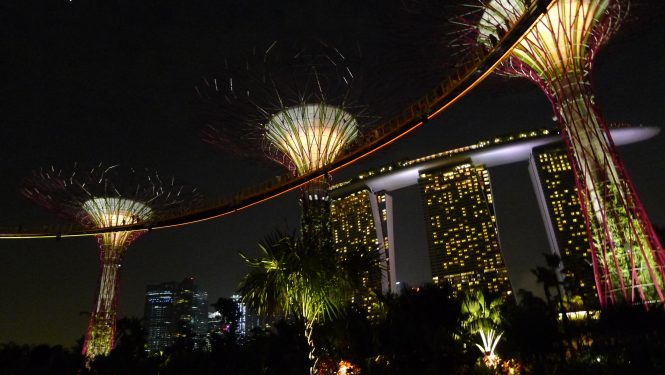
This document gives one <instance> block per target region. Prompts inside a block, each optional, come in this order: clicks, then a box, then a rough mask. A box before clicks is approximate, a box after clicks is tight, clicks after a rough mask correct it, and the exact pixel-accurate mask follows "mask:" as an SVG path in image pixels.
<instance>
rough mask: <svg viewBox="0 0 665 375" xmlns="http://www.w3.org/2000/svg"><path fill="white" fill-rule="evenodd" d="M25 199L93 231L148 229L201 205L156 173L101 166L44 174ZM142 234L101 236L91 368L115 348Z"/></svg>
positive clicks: (88, 352) (27, 187)
mask: <svg viewBox="0 0 665 375" xmlns="http://www.w3.org/2000/svg"><path fill="white" fill-rule="evenodd" d="M22 192H23V194H24V195H25V196H26V197H28V198H29V199H31V200H33V201H34V202H36V203H38V204H39V205H41V206H43V207H45V208H47V209H49V210H51V211H54V212H56V213H57V214H59V215H61V216H64V217H67V218H69V219H72V220H76V221H78V222H80V223H81V224H83V225H85V226H88V227H91V228H109V227H121V226H125V225H130V224H138V223H149V222H150V221H151V220H155V219H158V218H159V217H160V216H161V215H165V214H166V213H167V212H169V211H170V210H173V209H176V208H183V207H185V206H188V207H193V206H196V205H198V203H199V202H200V195H199V194H198V193H197V192H196V190H195V189H188V188H185V187H184V186H181V185H178V184H176V183H175V180H174V179H169V180H162V179H161V178H160V176H159V175H158V174H157V173H154V172H149V171H145V172H143V171H142V172H137V171H136V170H134V169H129V170H124V171H121V168H119V167H118V166H103V165H102V164H100V165H98V166H97V167H95V168H92V169H90V170H81V169H79V168H74V169H73V170H72V171H70V172H65V171H63V170H57V169H55V168H53V167H51V168H49V169H42V170H39V171H37V172H35V173H34V174H33V176H32V177H31V178H29V179H27V180H26V182H25V183H24V188H23V190H22ZM143 233H144V231H117V232H111V233H104V234H100V235H98V236H97V242H98V244H99V248H100V256H99V260H100V265H99V268H100V270H99V280H98V284H97V292H96V294H95V300H94V304H93V306H92V309H91V313H90V319H89V322H88V328H87V331H86V335H85V342H84V345H83V355H84V356H85V357H86V363H87V364H89V363H90V362H91V361H92V360H94V359H95V358H96V357H98V356H100V355H101V356H103V355H107V354H108V353H109V352H110V351H111V349H112V348H113V346H114V344H115V327H116V311H117V305H118V287H119V281H120V267H121V264H122V258H123V256H124V254H125V252H126V250H127V248H128V247H129V245H130V244H131V243H132V242H133V241H134V240H136V239H137V238H138V237H139V236H141V235H142V234H143Z"/></svg>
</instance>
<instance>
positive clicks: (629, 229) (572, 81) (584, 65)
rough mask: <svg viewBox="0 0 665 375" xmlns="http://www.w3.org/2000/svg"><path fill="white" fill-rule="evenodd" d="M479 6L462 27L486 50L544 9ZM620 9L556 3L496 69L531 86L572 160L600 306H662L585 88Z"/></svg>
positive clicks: (636, 215) (658, 264)
mask: <svg viewBox="0 0 665 375" xmlns="http://www.w3.org/2000/svg"><path fill="white" fill-rule="evenodd" d="M481 2H482V4H481V6H480V7H477V9H479V12H475V11H474V12H471V13H470V14H468V15H467V16H468V17H464V18H465V20H464V23H466V24H467V25H469V26H471V27H470V28H469V31H471V33H470V34H467V35H472V36H471V37H470V38H467V39H468V40H469V41H471V42H472V44H473V45H476V46H480V47H481V48H485V49H489V48H492V47H494V46H495V45H496V44H497V43H498V41H499V40H500V39H501V37H502V36H503V34H504V33H505V32H506V31H507V30H509V29H510V28H511V26H512V25H514V24H515V22H516V21H517V20H518V19H519V17H520V16H521V15H522V14H524V13H525V11H526V9H527V8H528V7H530V6H540V5H539V3H543V2H538V1H528V0H481ZM474 8H476V7H474ZM627 9H628V0H556V1H554V3H553V4H552V5H551V6H550V8H549V9H547V10H546V13H545V14H544V15H543V16H541V18H540V19H539V20H538V22H537V23H536V24H535V25H534V26H533V27H532V28H531V29H530V30H529V31H528V32H527V33H526V34H525V36H524V38H523V39H522V40H521V42H520V43H519V44H518V45H517V46H516V48H515V49H513V51H512V53H511V54H510V56H509V57H508V58H507V59H506V60H504V61H503V63H502V64H501V66H500V67H499V69H498V72H499V73H501V74H504V75H507V76H518V77H525V78H528V79H529V80H531V81H533V82H535V83H536V84H537V85H538V86H539V87H540V88H541V89H542V90H543V91H544V92H545V94H546V95H547V97H548V99H549V100H550V102H551V104H552V107H553V110H554V112H555V114H556V118H557V119H558V123H559V126H560V128H561V130H562V134H563V137H564V139H565V142H566V145H567V149H568V154H569V157H570V158H571V160H573V165H574V171H575V176H576V184H577V187H578V194H579V195H580V202H582V210H583V212H584V216H585V221H586V225H587V230H588V236H589V244H590V247H591V250H592V251H591V254H592V261H593V268H594V274H595V279H596V280H595V281H596V287H597V290H598V296H599V299H600V304H601V306H607V305H608V304H611V303H615V302H618V301H624V302H628V303H638V302H641V303H645V304H647V303H650V302H654V301H660V302H663V301H665V299H664V298H663V288H664V287H665V285H664V283H663V281H664V279H665V277H664V274H663V264H664V262H665V255H664V253H663V249H662V247H661V244H660V243H659V241H658V239H657V237H656V236H655V234H654V232H653V228H652V226H651V224H650V222H649V219H648V218H647V215H646V213H645V212H644V209H643V207H642V205H641V203H640V201H639V199H638V197H637V194H636V193H635V190H634V188H633V186H632V184H631V182H630V179H629V177H628V174H627V173H626V170H625V168H624V166H623V163H622V162H621V160H620V159H619V157H618V154H617V152H616V149H615V146H614V143H613V141H612V137H611V135H610V132H609V131H608V128H607V126H606V124H605V123H604V122H603V120H602V118H601V117H600V115H599V112H598V110H597V108H596V105H595V102H594V96H593V93H592V89H591V83H590V76H591V70H592V66H593V61H594V58H595V56H596V53H597V51H598V49H599V48H600V47H601V46H602V45H603V44H605V43H606V42H607V41H608V39H609V37H610V36H611V35H612V34H613V32H615V31H616V30H617V28H618V26H619V24H620V21H621V20H622V19H623V18H624V17H625V15H626V13H627ZM474 14H475V15H480V19H479V20H478V18H475V17H474ZM473 18H475V19H474V20H472V19H473Z"/></svg>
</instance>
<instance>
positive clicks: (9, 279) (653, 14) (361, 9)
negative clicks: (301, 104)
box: [0, 0, 665, 345]
mask: <svg viewBox="0 0 665 375" xmlns="http://www.w3.org/2000/svg"><path fill="white" fill-rule="evenodd" d="M15 3H16V4H15V5H12V2H10V3H4V4H2V5H0V49H1V50H2V58H1V59H0V71H2V72H3V73H0V128H1V129H2V137H0V168H1V169H0V177H1V178H0V192H1V195H0V212H1V213H2V215H1V216H2V217H1V218H0V226H16V225H17V224H20V223H23V224H28V223H29V224H42V223H44V224H46V223H57V222H58V219H57V218H56V216H55V215H53V214H51V213H49V212H45V211H43V210H42V209H41V208H40V207H38V206H36V205H34V204H33V203H31V202H30V201H28V200H27V199H25V198H23V197H22V196H21V195H20V193H19V186H20V184H21V181H22V180H23V179H24V178H25V177H27V176H28V175H29V174H30V171H31V170H32V169H36V168H39V167H41V166H49V165H52V164H53V165H55V166H57V167H61V168H67V167H70V166H71V165H72V164H73V163H74V162H79V163H82V164H84V165H93V164H96V163H98V162H100V161H102V162H106V163H120V164H125V165H131V166H136V167H149V168H154V169H157V170H159V171H160V172H161V174H162V175H174V176H176V178H178V179H180V180H182V181H185V182H187V183H188V184H191V185H195V186H198V187H199V188H200V190H201V191H202V192H203V194H205V195H206V196H207V197H210V198H217V197H224V196H229V195H232V194H233V193H235V192H236V191H238V190H240V189H242V188H243V187H246V186H249V185H252V184H256V183H259V182H261V181H264V180H266V179H268V178H270V177H271V176H274V175H277V174H282V173H283V172H282V170H280V168H279V167H278V166H277V165H272V164H269V163H260V162H257V161H255V160H249V159H242V158H239V157H237V156H234V155H231V154H228V153H224V152H222V151H221V150H219V149H216V148H214V147H212V146H210V145H207V144H205V143H204V142H202V141H201V130H202V129H203V128H204V126H205V124H206V122H205V120H203V118H204V117H205V116H202V114H203V113H205V112H206V108H205V105H203V104H202V103H201V100H200V99H199V98H198V96H197V94H196V91H195V89H194V87H195V86H196V85H197V84H198V83H200V81H201V79H202V77H207V76H210V75H214V74H216V73H217V72H219V71H220V67H221V66H222V64H223V62H224V60H225V59H227V58H233V57H239V56H243V55H245V54H249V53H250V52H251V50H252V48H254V47H258V48H261V47H262V46H267V45H269V44H270V43H271V42H272V41H274V40H279V41H280V43H291V44H293V43H298V42H299V41H300V40H306V39H317V40H319V39H320V40H325V41H326V42H328V43H330V44H332V45H335V46H337V47H338V48H339V49H340V50H342V51H351V52H350V53H349V54H350V55H354V56H356V55H357V56H360V57H359V58H358V61H361V63H359V64H358V66H356V68H357V71H358V72H359V74H361V75H364V76H365V77H366V79H365V80H366V82H368V86H369V87H371V90H368V91H367V92H368V93H367V94H366V95H367V97H366V98H365V99H366V103H367V106H368V107H369V110H370V111H373V112H372V113H373V114H374V115H375V116H377V117H387V116H389V115H390V114H391V110H394V109H395V108H401V107H400V105H401V104H403V103H405V102H408V101H409V100H412V99H414V98H415V97H417V96H419V95H420V94H422V93H424V92H427V91H428V90H429V89H430V88H431V87H430V86H431V85H433V84H434V83H435V81H436V77H437V76H442V75H445V73H446V72H449V71H450V68H447V67H449V66H450V65H451V61H452V60H453V58H450V57H448V53H447V52H446V53H444V51H445V48H443V47H442V48H441V49H436V48H433V47H432V46H437V45H443V44H444V43H443V40H444V39H445V31H444V30H446V26H444V25H442V26H441V27H439V25H437V24H435V22H437V20H438V21H441V22H443V20H444V19H445V18H446V17H445V14H444V13H445V12H451V10H450V9H447V10H445V11H442V14H441V15H439V16H438V17H433V16H432V15H431V14H428V15H427V17H423V18H422V19H421V20H420V22H418V17H419V15H418V14H417V12H416V14H414V13H407V12H404V10H403V9H402V8H400V6H398V5H394V6H387V5H386V4H387V2H385V1H377V0H368V1H364V2H358V1H345V2H341V3H338V2H333V1H292V2H288V4H285V3H286V2H275V1H263V2H262V1H242V2H238V1H186V2H182V1H180V2H177V1H142V2H134V1H121V0H114V1H106V2H103V1H78V0H74V1H71V2H69V1H45V2H26V1H16V2H15ZM277 3H279V4H277ZM358 3H362V5H358ZM396 3H399V2H397V1H396ZM651 3H652V4H648V3H647V0H642V1H641V3H640V4H638V5H637V6H635V7H634V12H633V16H632V18H631V19H630V21H629V23H628V24H627V26H626V27H625V28H624V30H623V31H622V32H621V33H620V34H619V35H617V36H616V37H615V38H614V40H613V41H612V42H611V44H610V45H608V46H606V47H605V48H604V49H603V50H602V52H601V53H600V55H599V56H598V57H597V60H596V66H595V73H594V74H595V75H594V79H593V84H594V88H595V91H596V96H597V102H598V103H599V106H600V109H601V111H602V113H603V115H604V117H605V119H606V120H607V121H609V122H628V123H632V124H645V125H657V126H661V125H662V123H663V121H664V120H665V49H663V45H665V27H663V26H662V24H661V23H660V21H661V20H662V19H663V17H665V9H663V7H662V5H660V4H659V2H657V1H652V2H651ZM436 33H440V34H441V35H437V34H436ZM428 82H429V83H428ZM551 125H553V123H552V114H551V107H550V105H549V103H548V102H547V100H546V99H545V97H544V95H543V94H542V93H541V92H540V91H539V90H538V89H537V88H536V87H535V86H533V85H532V84H531V83H529V82H527V81H526V80H520V79H512V80H507V79H502V78H496V77H493V78H490V79H488V80H487V81H486V82H484V83H483V84H482V85H481V86H479V87H478V88H476V89H475V90H474V91H473V92H472V93H470V94H469V95H467V96H466V97H464V98H463V99H462V100H460V101H459V102H458V103H457V104H456V105H455V106H453V107H452V108H451V109H450V110H448V111H447V112H445V113H444V114H442V115H441V116H439V117H438V118H437V119H435V120H434V121H431V122H429V123H428V124H427V125H425V126H424V127H423V128H421V129H419V130H418V131H417V132H415V133H414V134H413V135H411V136H410V137H407V138H406V139H403V140H401V141H400V142H398V143H397V144H395V145H393V146H392V147H391V148H389V149H387V150H384V151H382V152H380V153H379V154H378V155H373V156H372V157H371V158H369V159H367V160H364V161H362V162H361V163H358V164H357V165H354V166H352V167H349V168H347V169H346V170H344V171H342V172H341V173H339V174H338V175H336V176H334V178H335V181H342V180H344V179H346V178H349V177H351V176H354V175H355V174H357V173H358V172H359V171H361V170H363V169H367V168H369V167H373V166H378V165H381V164H385V163H388V162H391V161H394V160H397V159H405V158H409V157H416V156H421V155H425V154H430V153H434V152H439V151H442V150H445V149H449V148H452V147H458V146H462V145H467V144H470V143H474V142H475V141H477V140H479V139H483V138H487V137H491V136H494V135H500V134H507V133H512V132H515V131H518V130H523V129H530V128H539V127H548V126H551ZM619 151H620V153H621V156H622V157H623V160H624V162H625V164H626V166H627V169H628V171H629V174H630V175H631V177H632V180H633V183H634V185H635V188H636V190H637V192H638V194H639V196H640V198H641V200H642V202H643V204H644V206H645V208H646V211H647V213H648V214H649V216H650V218H651V220H652V222H653V223H654V224H656V225H658V226H661V227H663V226H665V196H664V195H663V194H662V187H663V186H665V135H662V134H661V135H659V136H657V137H656V138H653V139H651V140H648V141H646V142H642V143H639V144H633V145H629V146H623V147H622V148H621V149H620V150H619ZM490 173H491V176H492V182H493V189H494V193H495V202H496V211H497V220H498V223H499V229H500V237H501V243H502V247H503V251H504V255H505V260H506V264H507V266H508V271H509V273H510V277H511V282H512V283H513V286H514V287H515V288H516V289H519V288H527V289H533V290H535V291H537V290H538V288H539V286H537V285H536V284H535V282H534V277H533V276H532V275H531V273H530V269H532V268H534V267H535V265H536V264H537V263H541V262H542V256H541V255H540V254H541V253H543V252H545V251H548V245H547V240H546V237H545V230H544V227H543V225H542V219H541V218H540V214H539V211H538V208H537V204H536V198H535V195H534V193H533V189H532V187H531V181H530V180H529V176H528V172H527V165H526V163H521V164H514V165H511V166H504V167H499V168H495V169H492V170H491V171H490ZM394 196H395V198H396V203H395V205H396V206H395V211H396V212H395V213H396V225H397V227H398V229H397V230H398V232H397V238H396V239H397V248H398V249H399V251H401V252H400V253H399V254H397V257H398V263H397V272H398V279H399V280H400V281H402V282H405V283H410V284H418V283H420V282H423V281H427V280H428V279H429V277H430V275H429V265H428V259H427V254H426V249H425V244H426V241H425V238H424V233H425V232H424V228H423V227H422V224H421V223H422V208H421V207H420V200H419V197H418V192H417V189H416V188H407V189H404V190H402V191H398V192H396V193H395V194H394ZM297 200H298V195H297V193H291V194H288V195H286V196H283V197H280V198H278V199H275V200H273V201H270V202H267V203H264V204H262V205H259V206H256V207H253V208H251V209H248V210H246V211H243V212H241V213H238V214H235V215H232V216H230V217H226V218H223V219H218V220H214V221H209V222H205V223H200V224H195V225H191V226H187V227H184V228H179V229H170V230H160V231H154V232H152V233H149V234H147V235H145V236H143V237H142V238H141V239H139V240H138V241H136V242H135V243H134V244H133V245H132V246H131V247H130V249H129V251H128V252H127V255H126V257H125V261H124V263H123V269H122V275H121V280H122V283H121V288H120V290H121V291H120V313H119V316H137V317H141V316H142V315H143V303H144V292H145V286H146V285H147V284H152V283H160V282H164V281H171V280H175V281H179V280H181V279H183V278H184V277H186V276H189V275H193V276H195V277H196V278H197V279H198V281H199V284H200V285H202V286H203V287H204V288H205V289H207V290H208V293H209V296H210V300H211V302H213V301H214V300H216V299H217V298H219V297H222V296H230V295H231V294H232V293H233V291H234V290H235V288H236V286H237V284H238V282H239V280H240V278H241V277H242V275H243V273H244V272H245V269H244V267H243V265H242V263H241V261H240V258H239V257H238V255H237V253H238V251H241V250H242V251H249V252H250V253H251V252H252V251H253V250H254V249H255V247H256V246H255V244H256V242H257V241H258V240H260V239H261V238H262V237H263V236H265V235H267V234H270V233H271V231H273V230H274V229H281V230H287V231H294V230H296V229H297V228H298V218H299V206H298V202H297ZM97 273H98V251H97V244H96V241H95V240H94V239H93V238H92V237H89V238H76V239H63V240H60V241H55V240H0V343H3V342H8V341H16V342H19V343H32V344H36V343H50V344H64V345H72V344H74V342H75V340H77V339H78V338H80V337H81V336H82V334H83V332H84V330H85V327H86V324H87V316H86V315H85V313H84V312H85V311H88V310H89V309H90V306H91V305H92V302H93V301H92V299H93V294H94V291H95V286H96V281H97V276H98V275H97Z"/></svg>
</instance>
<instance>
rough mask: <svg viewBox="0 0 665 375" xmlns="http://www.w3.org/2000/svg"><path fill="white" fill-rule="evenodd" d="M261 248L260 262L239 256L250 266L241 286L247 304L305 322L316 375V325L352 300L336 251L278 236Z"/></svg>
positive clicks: (260, 245)
mask: <svg viewBox="0 0 665 375" xmlns="http://www.w3.org/2000/svg"><path fill="white" fill-rule="evenodd" d="M259 250H260V252H261V254H260V255H259V257H257V258H252V257H249V256H247V255H245V254H240V255H241V257H242V258H243V260H244V261H245V263H246V264H247V265H248V266H249V267H250V271H249V273H247V275H246V276H245V278H244V279H243V281H242V282H241V285H240V292H241V294H242V300H243V302H244V303H245V304H247V306H248V307H250V308H252V309H254V310H255V311H257V313H259V314H260V315H263V316H276V315H282V316H290V315H292V316H294V317H296V318H297V319H298V320H300V321H302V323H303V324H304V334H305V338H306V339H307V344H308V346H309V349H310V352H309V359H310V361H311V362H312V365H311V368H310V373H311V374H314V373H315V372H316V367H317V365H318V357H317V356H316V353H315V351H316V346H315V344H314V341H313V338H312V332H313V329H314V325H315V324H317V323H320V322H323V321H326V320H328V319H331V318H334V317H336V316H339V315H340V314H341V313H342V311H343V310H342V308H343V306H344V305H345V303H346V301H348V300H349V298H350V290H351V288H350V285H349V283H348V278H346V277H344V273H343V272H341V270H340V269H339V267H338V266H337V263H336V257H335V256H334V255H333V254H332V253H328V251H326V250H325V249H321V248H320V247H315V246H306V245H305V243H304V242H303V241H302V240H301V239H299V238H295V237H294V236H288V235H283V234H281V233H276V234H275V235H273V236H271V237H269V238H267V239H266V240H264V241H263V242H261V243H259Z"/></svg>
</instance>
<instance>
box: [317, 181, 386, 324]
mask: <svg viewBox="0 0 665 375" xmlns="http://www.w3.org/2000/svg"><path fill="white" fill-rule="evenodd" d="M380 201H382V202H385V195H384V194H379V195H377V194H373V193H372V192H371V191H369V189H367V188H365V187H362V188H360V189H358V190H351V191H344V189H341V190H337V191H336V192H335V193H334V194H333V195H332V200H331V204H330V217H331V220H330V221H331V227H332V236H333V242H334V246H335V250H336V252H337V254H338V256H339V257H340V259H342V260H348V259H349V257H356V258H357V259H361V258H364V259H365V260H369V263H370V264H372V266H371V267H370V269H369V270H365V271H361V272H360V274H358V275H357V277H358V278H359V282H360V283H361V284H362V290H359V291H357V293H356V295H355V296H354V302H357V303H358V304H359V305H360V306H362V307H363V308H365V309H367V312H368V314H370V316H371V315H372V313H373V312H372V305H373V301H372V300H371V299H372V298H374V297H373V296H372V295H373V294H382V293H384V292H388V290H389V285H390V273H389V269H390V257H389V255H388V251H387V250H388V249H387V246H386V245H387V242H386V241H387V236H386V235H384V234H383V228H384V227H385V226H386V225H385V220H386V216H385V215H384V216H379V217H377V215H374V214H373V212H374V211H375V210H373V206H374V207H378V205H379V202H380ZM384 205H385V203H384ZM383 211H384V212H385V210H383ZM363 263H364V261H363Z"/></svg>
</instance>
